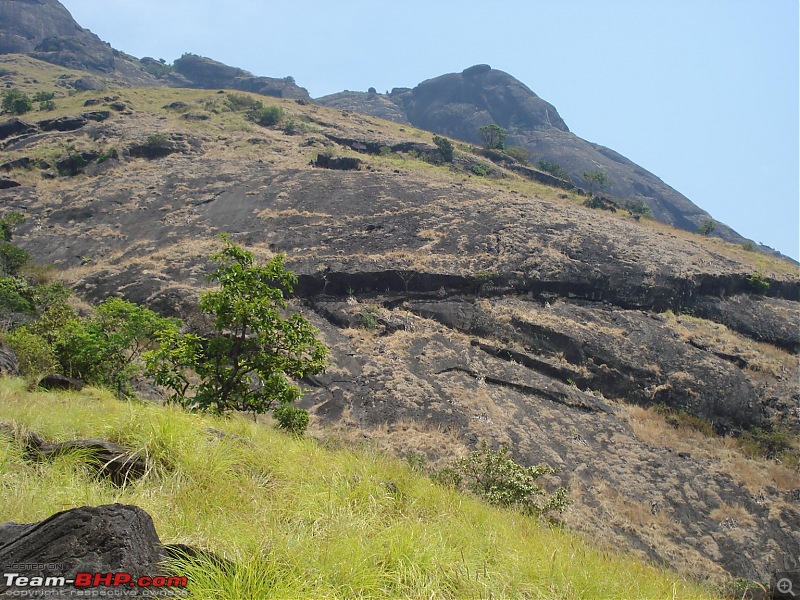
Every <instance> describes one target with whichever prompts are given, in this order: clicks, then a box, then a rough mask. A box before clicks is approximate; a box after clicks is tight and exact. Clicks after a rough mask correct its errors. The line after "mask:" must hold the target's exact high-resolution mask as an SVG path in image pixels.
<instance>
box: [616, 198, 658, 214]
mask: <svg viewBox="0 0 800 600" xmlns="http://www.w3.org/2000/svg"><path fill="white" fill-rule="evenodd" d="M622 206H624V207H625V209H626V210H627V211H628V212H629V213H631V214H632V215H649V214H650V213H651V212H652V210H651V208H650V207H649V206H648V205H647V204H645V203H644V202H642V201H641V200H623V201H622Z"/></svg>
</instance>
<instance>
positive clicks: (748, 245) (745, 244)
mask: <svg viewBox="0 0 800 600" xmlns="http://www.w3.org/2000/svg"><path fill="white" fill-rule="evenodd" d="M742 248H744V249H745V250H747V251H748V252H755V251H756V243H755V242H753V241H752V240H747V241H746V242H743V243H742Z"/></svg>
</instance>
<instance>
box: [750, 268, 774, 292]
mask: <svg viewBox="0 0 800 600" xmlns="http://www.w3.org/2000/svg"><path fill="white" fill-rule="evenodd" d="M747 283H748V285H749V286H750V289H752V290H753V291H754V292H756V293H759V294H765V293H766V292H768V291H769V281H767V280H766V279H765V278H764V274H763V273H761V272H760V271H759V272H756V273H753V274H752V275H748V276H747Z"/></svg>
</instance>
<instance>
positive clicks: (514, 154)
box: [506, 146, 531, 165]
mask: <svg viewBox="0 0 800 600" xmlns="http://www.w3.org/2000/svg"><path fill="white" fill-rule="evenodd" d="M506 154H508V155H509V156H510V157H511V158H513V159H514V160H515V161H517V162H518V163H520V164H521V165H529V164H531V155H530V153H529V152H528V150H527V149H525V148H523V147H522V146H509V147H508V148H506Z"/></svg>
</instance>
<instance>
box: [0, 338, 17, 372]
mask: <svg viewBox="0 0 800 600" xmlns="http://www.w3.org/2000/svg"><path fill="white" fill-rule="evenodd" d="M0 375H19V362H17V357H16V355H15V354H14V351H13V350H12V349H11V348H9V347H8V346H6V345H5V344H2V343H0Z"/></svg>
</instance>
